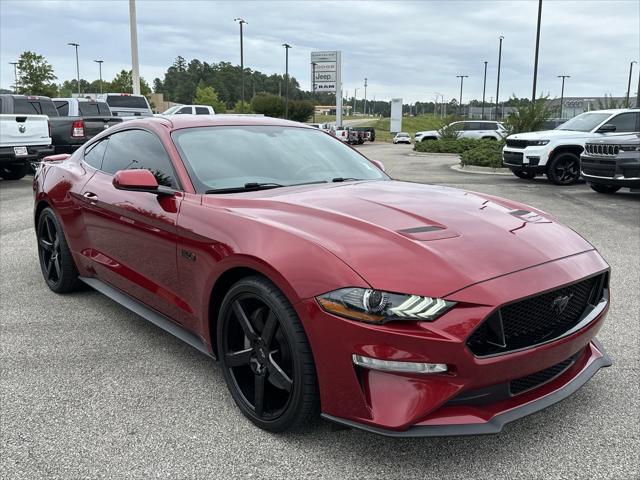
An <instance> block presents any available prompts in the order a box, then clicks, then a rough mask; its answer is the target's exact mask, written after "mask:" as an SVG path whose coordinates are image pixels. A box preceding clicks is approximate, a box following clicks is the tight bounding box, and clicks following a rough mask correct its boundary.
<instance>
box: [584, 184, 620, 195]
mask: <svg viewBox="0 0 640 480" xmlns="http://www.w3.org/2000/svg"><path fill="white" fill-rule="evenodd" d="M589 186H590V187H591V190H594V191H596V192H598V193H605V194H608V195H611V194H612V193H616V192H617V191H618V190H620V188H621V187H616V186H615V185H601V184H597V183H591V184H589Z"/></svg>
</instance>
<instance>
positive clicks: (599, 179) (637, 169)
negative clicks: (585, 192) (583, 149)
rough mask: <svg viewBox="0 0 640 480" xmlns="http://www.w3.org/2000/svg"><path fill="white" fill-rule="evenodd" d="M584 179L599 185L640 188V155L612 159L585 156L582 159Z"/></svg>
mask: <svg viewBox="0 0 640 480" xmlns="http://www.w3.org/2000/svg"><path fill="white" fill-rule="evenodd" d="M580 164H581V173H582V176H583V177H584V179H585V180H586V181H587V182H589V183H593V184H597V185H614V186H617V187H623V188H632V189H636V188H640V153H638V152H628V153H627V154H626V155H625V154H624V153H622V152H621V153H620V155H618V156H616V157H615V158H612V157H611V156H598V155H587V154H583V155H582V157H580Z"/></svg>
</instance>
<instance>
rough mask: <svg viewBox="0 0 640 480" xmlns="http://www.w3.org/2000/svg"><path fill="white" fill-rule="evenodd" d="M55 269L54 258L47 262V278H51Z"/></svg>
mask: <svg viewBox="0 0 640 480" xmlns="http://www.w3.org/2000/svg"><path fill="white" fill-rule="evenodd" d="M52 268H53V257H51V258H49V260H48V261H47V278H51V269H52Z"/></svg>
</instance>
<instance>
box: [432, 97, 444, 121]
mask: <svg viewBox="0 0 640 480" xmlns="http://www.w3.org/2000/svg"><path fill="white" fill-rule="evenodd" d="M433 93H435V94H436V105H437V104H438V97H442V103H441V105H440V117H443V115H442V111H443V108H444V95H443V94H441V93H440V92H433ZM433 113H434V115H435V114H436V111H435V110H434V111H433Z"/></svg>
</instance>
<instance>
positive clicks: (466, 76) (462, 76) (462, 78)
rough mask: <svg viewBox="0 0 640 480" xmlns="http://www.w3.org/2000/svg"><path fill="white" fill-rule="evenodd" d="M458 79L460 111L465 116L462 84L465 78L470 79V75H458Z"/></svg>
mask: <svg viewBox="0 0 640 480" xmlns="http://www.w3.org/2000/svg"><path fill="white" fill-rule="evenodd" d="M456 78H459V79H460V111H461V112H462V114H463V115H464V110H463V108H462V84H463V83H464V79H465V78H469V75H456Z"/></svg>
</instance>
